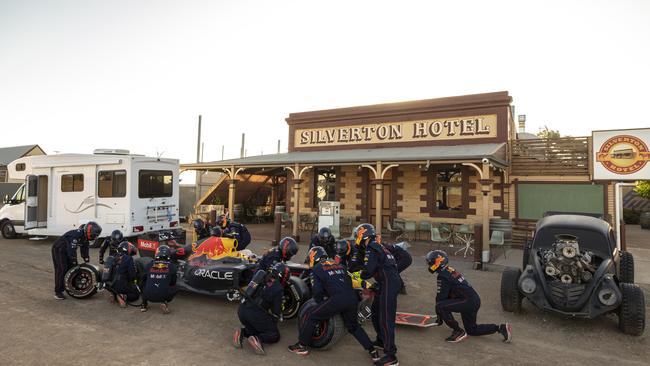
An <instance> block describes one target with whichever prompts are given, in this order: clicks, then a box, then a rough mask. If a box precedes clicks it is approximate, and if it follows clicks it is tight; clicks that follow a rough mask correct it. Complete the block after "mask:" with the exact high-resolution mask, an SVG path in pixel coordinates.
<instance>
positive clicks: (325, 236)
mask: <svg viewBox="0 0 650 366" xmlns="http://www.w3.org/2000/svg"><path fill="white" fill-rule="evenodd" d="M331 237H332V230H330V228H328V227H322V228H320V230H318V242H319V243H320V244H321V245H324V244H327V242H328V241H329V240H330V238H331Z"/></svg>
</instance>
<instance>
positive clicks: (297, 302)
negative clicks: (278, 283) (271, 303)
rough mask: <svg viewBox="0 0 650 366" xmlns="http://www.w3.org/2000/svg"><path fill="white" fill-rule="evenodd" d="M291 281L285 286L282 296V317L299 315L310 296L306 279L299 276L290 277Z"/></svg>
mask: <svg viewBox="0 0 650 366" xmlns="http://www.w3.org/2000/svg"><path fill="white" fill-rule="evenodd" d="M288 282H289V283H288V284H287V286H285V287H284V296H283V297H282V317H283V318H284V319H293V318H295V317H296V316H297V315H298V312H299V311H300V307H301V306H302V305H303V304H304V303H305V301H307V299H308V298H309V297H310V293H309V292H310V291H309V288H308V287H307V284H306V283H305V281H304V280H301V279H300V278H298V277H295V276H291V277H289V281H288Z"/></svg>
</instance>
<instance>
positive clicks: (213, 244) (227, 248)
mask: <svg viewBox="0 0 650 366" xmlns="http://www.w3.org/2000/svg"><path fill="white" fill-rule="evenodd" d="M227 241H230V242H233V239H228V238H219V237H216V236H211V237H209V238H207V239H205V240H203V241H202V242H200V243H198V244H197V243H195V244H192V255H191V256H190V257H189V258H188V259H189V260H192V259H194V258H198V257H200V256H203V255H204V256H205V257H206V259H219V258H221V257H225V256H227V255H228V254H230V253H232V251H233V248H234V245H233V244H234V243H230V242H227ZM229 244H230V245H229Z"/></svg>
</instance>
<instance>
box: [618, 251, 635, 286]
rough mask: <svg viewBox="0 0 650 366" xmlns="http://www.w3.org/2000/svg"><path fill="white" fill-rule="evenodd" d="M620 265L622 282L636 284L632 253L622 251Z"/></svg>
mask: <svg viewBox="0 0 650 366" xmlns="http://www.w3.org/2000/svg"><path fill="white" fill-rule="evenodd" d="M618 265H619V276H620V277H619V278H620V280H621V282H623V283H634V256H632V253H630V252H625V251H621V254H620V261H619V264H618Z"/></svg>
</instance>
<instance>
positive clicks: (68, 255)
mask: <svg viewBox="0 0 650 366" xmlns="http://www.w3.org/2000/svg"><path fill="white" fill-rule="evenodd" d="M101 233H102V227H101V226H99V224H97V223H96V222H94V221H90V222H88V223H87V224H84V225H82V226H81V227H80V228H79V229H74V230H70V231H68V232H67V233H65V234H63V236H61V237H60V238H58V239H57V240H56V241H55V242H54V244H52V262H53V263H54V298H55V299H57V300H63V299H65V296H63V291H64V290H65V283H64V282H65V273H66V272H67V271H68V270H69V269H70V268H72V267H74V266H76V265H77V247H79V251H81V257H82V258H83V260H84V262H85V263H88V262H89V261H90V250H89V241H90V240H95V239H97V237H98V236H99V234H101Z"/></svg>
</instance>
